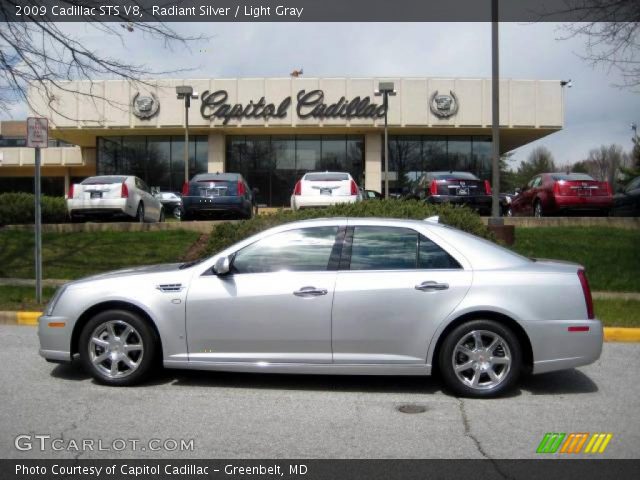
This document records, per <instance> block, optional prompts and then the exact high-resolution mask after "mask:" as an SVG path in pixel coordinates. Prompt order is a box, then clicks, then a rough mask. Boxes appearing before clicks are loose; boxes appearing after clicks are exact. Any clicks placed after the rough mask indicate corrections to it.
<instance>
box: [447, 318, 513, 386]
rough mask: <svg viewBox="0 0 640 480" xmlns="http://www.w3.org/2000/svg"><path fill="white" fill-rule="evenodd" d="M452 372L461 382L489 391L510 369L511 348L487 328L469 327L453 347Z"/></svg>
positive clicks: (500, 381)
mask: <svg viewBox="0 0 640 480" xmlns="http://www.w3.org/2000/svg"><path fill="white" fill-rule="evenodd" d="M451 360H452V362H453V371H454V372H455V374H456V376H457V377H458V380H460V381H461V382H462V383H463V384H464V385H467V386H468V387H470V388H473V389H476V390H491V389H493V388H495V387H497V386H498V385H500V384H501V383H502V382H503V381H504V379H505V378H507V375H508V374H509V370H511V363H512V357H511V351H510V350H509V345H508V344H507V342H506V341H505V340H504V339H503V338H502V337H501V336H500V335H498V334H496V333H494V332H490V331H488V330H473V331H471V332H469V333H467V334H466V335H465V336H463V337H462V338H461V339H460V341H459V342H458V343H457V344H456V346H455V348H454V349H453V358H452V359H451Z"/></svg>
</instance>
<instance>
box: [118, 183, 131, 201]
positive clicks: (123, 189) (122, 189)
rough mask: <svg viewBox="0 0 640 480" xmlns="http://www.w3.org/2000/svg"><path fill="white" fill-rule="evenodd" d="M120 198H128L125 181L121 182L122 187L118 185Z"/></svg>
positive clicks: (127, 188)
mask: <svg viewBox="0 0 640 480" xmlns="http://www.w3.org/2000/svg"><path fill="white" fill-rule="evenodd" d="M120 198H129V187H127V184H126V183H124V182H123V183H122V187H120Z"/></svg>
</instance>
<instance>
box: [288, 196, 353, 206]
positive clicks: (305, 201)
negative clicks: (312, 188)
mask: <svg viewBox="0 0 640 480" xmlns="http://www.w3.org/2000/svg"><path fill="white" fill-rule="evenodd" d="M357 201H358V195H341V196H335V197H333V196H330V195H323V196H315V197H303V196H301V195H297V196H296V195H294V196H293V197H292V199H291V207H292V208H294V209H299V208H315V207H328V206H330V205H337V204H339V203H356V202H357Z"/></svg>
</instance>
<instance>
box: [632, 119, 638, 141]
mask: <svg viewBox="0 0 640 480" xmlns="http://www.w3.org/2000/svg"><path fill="white" fill-rule="evenodd" d="M631 130H633V136H634V137H635V139H636V142H638V125H636V122H633V123H632V124H631Z"/></svg>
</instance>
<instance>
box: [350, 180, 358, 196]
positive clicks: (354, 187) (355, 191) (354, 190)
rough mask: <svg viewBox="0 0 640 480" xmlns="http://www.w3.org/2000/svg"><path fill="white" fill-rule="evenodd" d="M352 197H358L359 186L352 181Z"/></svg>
mask: <svg viewBox="0 0 640 480" xmlns="http://www.w3.org/2000/svg"><path fill="white" fill-rule="evenodd" d="M351 195H358V185H356V181H355V180H351Z"/></svg>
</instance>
